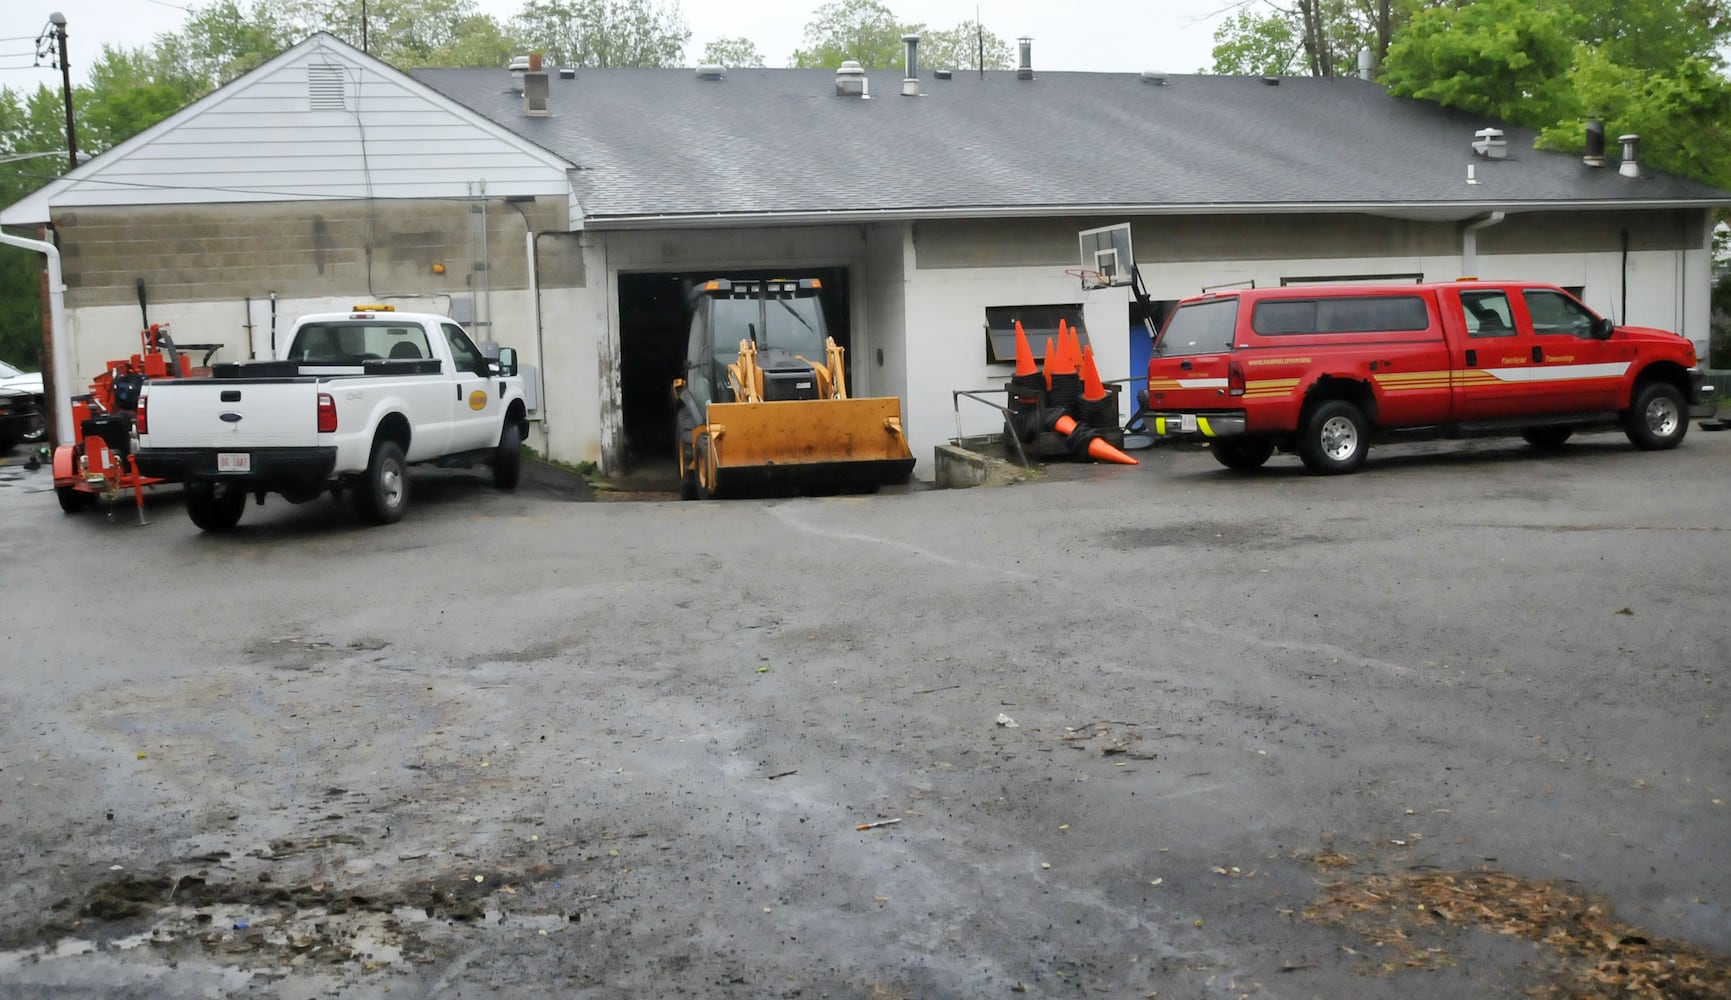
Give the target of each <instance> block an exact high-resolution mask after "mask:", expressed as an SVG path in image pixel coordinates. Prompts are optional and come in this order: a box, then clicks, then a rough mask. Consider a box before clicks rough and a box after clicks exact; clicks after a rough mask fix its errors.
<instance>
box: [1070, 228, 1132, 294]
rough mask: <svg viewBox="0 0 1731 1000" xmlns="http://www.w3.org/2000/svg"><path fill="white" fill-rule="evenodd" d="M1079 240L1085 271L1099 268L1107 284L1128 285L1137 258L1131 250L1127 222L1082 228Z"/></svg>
mask: <svg viewBox="0 0 1731 1000" xmlns="http://www.w3.org/2000/svg"><path fill="white" fill-rule="evenodd" d="M1077 235H1078V238H1079V239H1080V241H1081V249H1082V253H1081V264H1082V269H1083V270H1085V271H1098V272H1099V273H1100V274H1101V275H1102V277H1104V279H1105V281H1104V283H1105V284H1107V285H1128V284H1130V280H1131V279H1130V271H1131V269H1132V268H1133V267H1135V265H1136V258H1135V256H1134V255H1133V254H1132V253H1131V252H1130V224H1129V223H1128V222H1120V223H1119V224H1118V225H1116V226H1102V227H1100V228H1099V229H1084V230H1082V231H1081V232H1080V233H1079V234H1077Z"/></svg>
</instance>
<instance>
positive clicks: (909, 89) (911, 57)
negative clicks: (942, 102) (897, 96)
mask: <svg viewBox="0 0 1731 1000" xmlns="http://www.w3.org/2000/svg"><path fill="white" fill-rule="evenodd" d="M902 44H903V45H905V46H907V72H905V73H903V74H902V96H903V97H918V96H920V36H918V35H903V36H902Z"/></svg>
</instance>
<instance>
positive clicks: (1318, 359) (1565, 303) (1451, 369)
mask: <svg viewBox="0 0 1731 1000" xmlns="http://www.w3.org/2000/svg"><path fill="white" fill-rule="evenodd" d="M1707 388H1708V387H1705V386H1703V384H1702V375H1701V372H1700V370H1699V369H1698V368H1697V367H1696V358H1695V347H1694V345H1693V344H1691V343H1690V342H1689V341H1688V340H1687V339H1686V338H1684V337H1681V336H1679V335H1677V334H1675V333H1669V332H1666V331H1664V330H1654V329H1648V328H1644V327H1633V326H1616V325H1615V324H1613V323H1612V322H1611V321H1610V320H1609V319H1605V318H1602V317H1600V316H1598V315H1596V314H1595V313H1594V312H1593V311H1592V310H1590V309H1588V308H1587V307H1586V306H1584V305H1582V304H1581V303H1580V302H1579V301H1578V300H1577V299H1576V298H1575V297H1574V296H1572V295H1570V294H1569V293H1568V292H1566V291H1564V290H1563V289H1561V288H1558V287H1556V286H1554V285H1545V284H1535V283H1530V282H1508V281H1459V282H1447V283H1441V282H1439V283H1432V284H1415V285H1337V286H1307V287H1283V288H1258V289H1245V290H1235V291H1221V292H1214V293H1209V294H1207V295H1202V296H1199V297H1197V298H1192V299H1186V300H1185V301H1183V302H1181V303H1179V304H1178V307H1177V308H1176V309H1175V310H1174V311H1173V313H1172V315H1171V317H1170V318H1169V319H1168V320H1167V322H1166V326H1165V328H1164V329H1163V330H1162V331H1161V333H1160V336H1159V337H1158V338H1157V339H1156V340H1155V343H1154V353H1153V356H1152V357H1151V358H1150V359H1149V362H1148V389H1147V392H1146V393H1145V401H1144V407H1143V410H1142V413H1141V416H1142V418H1143V420H1144V423H1145V424H1146V425H1147V427H1148V428H1149V429H1150V430H1151V431H1153V432H1154V433H1155V434H1156V435H1159V436H1160V437H1162V438H1189V439H1194V440H1206V441H1207V443H1208V445H1209V449H1210V450H1211V451H1212V452H1213V454H1214V457H1215V458H1216V459H1217V460H1218V461H1219V462H1220V464H1222V465H1224V466H1226V467H1227V468H1229V469H1239V470H1247V469H1255V468H1258V467H1260V466H1261V465H1262V464H1263V463H1264V462H1267V461H1268V459H1269V456H1271V455H1272V454H1274V451H1275V449H1277V448H1278V449H1280V450H1282V451H1288V452H1296V453H1297V454H1298V456H1299V458H1301V459H1302V460H1303V461H1304V464H1305V466H1306V467H1307V468H1309V469H1310V471H1312V472H1315V473H1321V474H1325V475H1337V474H1340V473H1346V472H1352V471H1354V470H1356V469H1357V468H1358V467H1359V466H1360V465H1362V464H1364V459H1365V455H1366V454H1367V453H1368V451H1369V449H1370V443H1371V441H1372V440H1373V438H1374V439H1378V440H1386V439H1400V438H1420V437H1469V436H1478V435H1492V434H1519V435H1521V436H1522V437H1524V438H1525V439H1526V440H1527V441H1528V443H1530V444H1532V445H1533V446H1534V447H1537V448H1541V449H1555V448H1558V447H1561V446H1562V444H1563V442H1564V441H1566V440H1568V438H1569V436H1570V435H1571V434H1572V433H1574V432H1575V431H1577V430H1586V429H1598V428H1603V427H1621V428H1622V430H1623V431H1624V433H1626V434H1627V435H1628V436H1629V440H1630V441H1632V442H1634V444H1635V446H1636V447H1637V448H1641V449H1645V450H1649V451H1653V450H1660V449H1665V448H1674V447H1676V446H1677V444H1678V443H1679V442H1681V441H1682V440H1683V435H1684V434H1685V433H1687V431H1688V429H1689V417H1690V407H1691V406H1694V405H1697V404H1699V403H1700V401H1701V397H1702V394H1703V393H1704V392H1705V391H1706V390H1707Z"/></svg>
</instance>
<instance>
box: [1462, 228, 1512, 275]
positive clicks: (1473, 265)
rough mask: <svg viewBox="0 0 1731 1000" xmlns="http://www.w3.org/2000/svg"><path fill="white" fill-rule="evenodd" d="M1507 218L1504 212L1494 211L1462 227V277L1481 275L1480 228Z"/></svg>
mask: <svg viewBox="0 0 1731 1000" xmlns="http://www.w3.org/2000/svg"><path fill="white" fill-rule="evenodd" d="M1505 218H1507V216H1506V215H1505V214H1504V213H1502V212H1492V213H1490V214H1489V215H1485V216H1482V217H1480V218H1477V219H1474V220H1473V221H1471V222H1469V223H1467V224H1466V225H1465V226H1463V227H1461V277H1463V278H1465V277H1472V278H1477V277H1480V275H1479V230H1481V229H1489V228H1491V227H1492V226H1494V225H1496V224H1497V223H1499V222H1501V221H1503V219H1505Z"/></svg>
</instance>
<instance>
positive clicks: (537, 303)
mask: <svg viewBox="0 0 1731 1000" xmlns="http://www.w3.org/2000/svg"><path fill="white" fill-rule="evenodd" d="M523 240H524V250H525V252H526V253H527V254H528V255H529V316H530V318H531V319H532V320H534V323H535V412H534V414H532V416H534V417H536V418H538V419H539V420H540V421H541V436H542V437H544V438H546V439H547V440H546V441H544V442H542V443H543V444H545V445H546V448H547V454H548V455H551V454H553V444H552V437H553V436H552V435H551V434H549V433H548V432H547V426H548V425H547V358H546V356H545V354H544V351H545V348H543V347H542V339H541V275H540V273H539V272H538V271H537V270H536V261H535V233H534V231H533V230H530V231H528V232H525V233H524V234H523Z"/></svg>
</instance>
